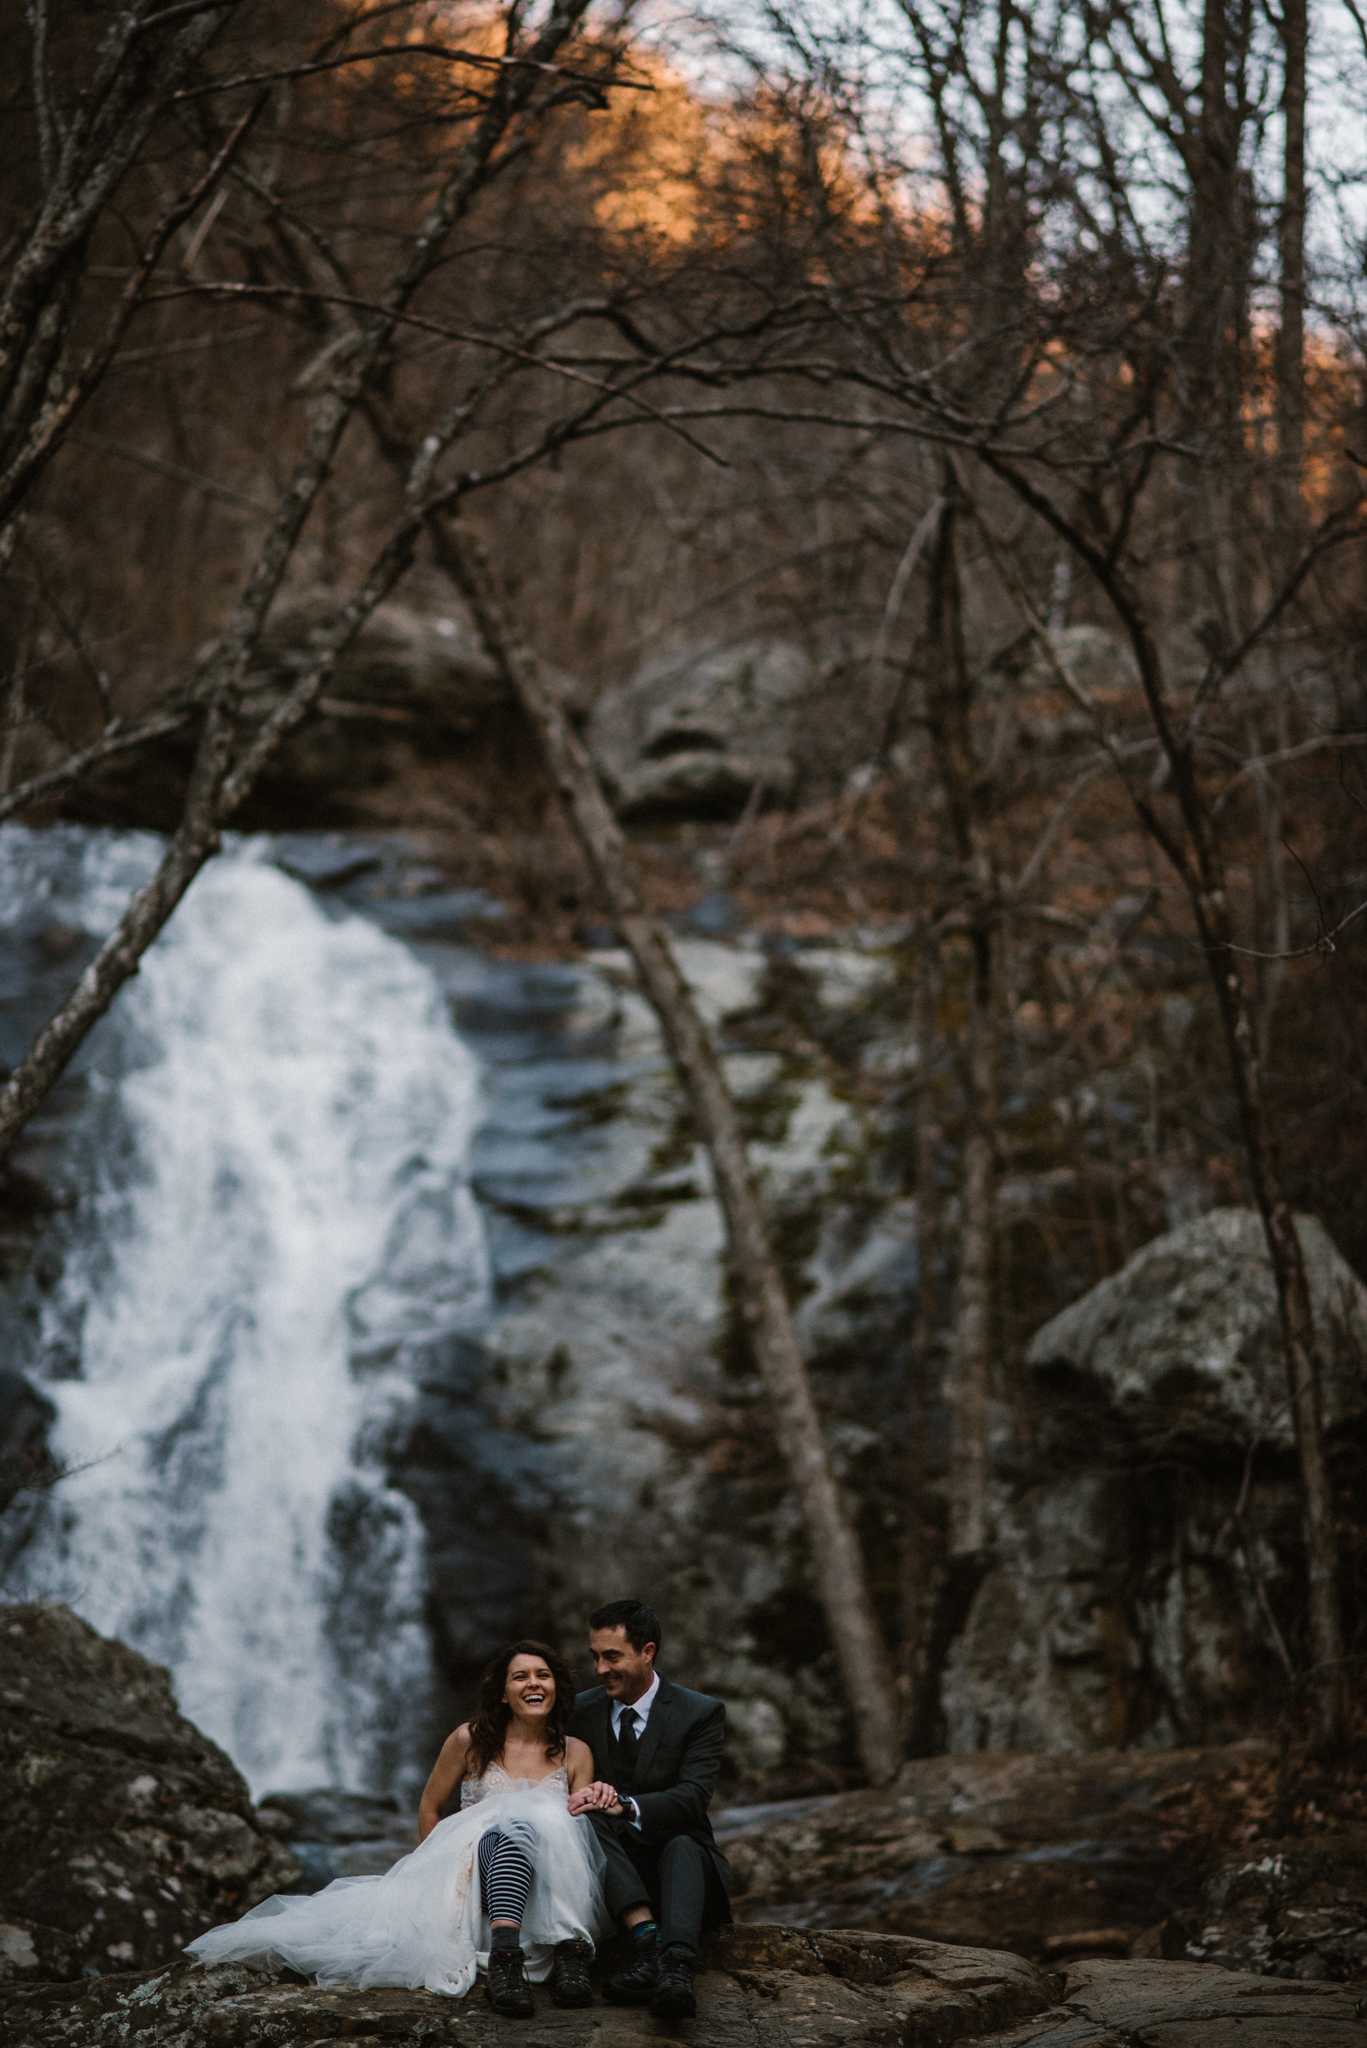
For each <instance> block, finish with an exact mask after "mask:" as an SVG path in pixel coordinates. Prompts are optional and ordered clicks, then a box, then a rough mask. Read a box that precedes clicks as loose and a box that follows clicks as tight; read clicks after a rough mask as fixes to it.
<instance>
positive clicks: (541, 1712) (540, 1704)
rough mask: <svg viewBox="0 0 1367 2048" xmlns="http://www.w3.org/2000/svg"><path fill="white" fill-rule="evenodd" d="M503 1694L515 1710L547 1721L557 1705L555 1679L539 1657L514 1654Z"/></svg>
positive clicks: (531, 1718) (525, 1716) (523, 1715)
mask: <svg viewBox="0 0 1367 2048" xmlns="http://www.w3.org/2000/svg"><path fill="white" fill-rule="evenodd" d="M503 1697H504V1699H505V1700H506V1701H507V1703H508V1705H509V1706H510V1707H511V1708H512V1710H513V1712H514V1713H515V1714H519V1715H521V1716H522V1717H523V1718H524V1719H526V1720H528V1721H544V1720H545V1718H546V1716H547V1714H549V1712H550V1711H551V1708H552V1707H553V1706H554V1705H555V1680H554V1678H553V1677H552V1676H551V1672H550V1667H549V1666H548V1665H546V1664H543V1663H542V1661H541V1659H540V1658H539V1657H528V1656H525V1655H522V1656H517V1657H514V1659H513V1661H512V1663H511V1664H510V1665H509V1666H508V1676H507V1678H506V1679H505V1680H504V1684H503Z"/></svg>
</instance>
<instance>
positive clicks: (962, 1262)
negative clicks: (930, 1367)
mask: <svg viewBox="0 0 1367 2048" xmlns="http://www.w3.org/2000/svg"><path fill="white" fill-rule="evenodd" d="M972 940H973V955H972V960H971V963H970V970H969V971H970V974H971V977H972V984H971V988H970V992H969V1018H968V1047H967V1053H968V1057H967V1060H966V1063H965V1081H966V1093H967V1111H968V1118H967V1126H968V1127H967V1132H966V1135H965V1137H964V1159H963V1183H962V1188H961V1192H960V1196H959V1201H960V1205H961V1216H960V1222H959V1278H958V1290H957V1294H956V1297H955V1316H954V1377H953V1389H954V1409H953V1423H952V1431H951V1436H950V1452H949V1459H950V1523H949V1548H950V1553H951V1555H953V1556H955V1557H960V1556H967V1555H970V1554H972V1553H974V1552H977V1551H980V1550H983V1549H985V1548H986V1545H987V1484H988V1406H987V1404H988V1396H989V1394H990V1392H991V1375H992V1280H993V1270H994V1250H995V1240H996V1206H997V1175H996V1135H995V1131H996V1106H997V1003H996V975H995V973H994V966H995V960H996V952H997V935H996V933H995V932H993V931H992V930H990V929H988V928H985V927H979V928H978V929H976V930H975V931H974V932H973V934H972Z"/></svg>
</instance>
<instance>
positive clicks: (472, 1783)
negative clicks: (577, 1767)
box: [460, 1764, 570, 1812]
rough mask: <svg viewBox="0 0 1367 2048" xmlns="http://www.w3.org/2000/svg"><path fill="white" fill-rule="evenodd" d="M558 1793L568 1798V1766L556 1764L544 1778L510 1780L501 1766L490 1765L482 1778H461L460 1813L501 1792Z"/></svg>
mask: <svg viewBox="0 0 1367 2048" xmlns="http://www.w3.org/2000/svg"><path fill="white" fill-rule="evenodd" d="M543 1786H544V1787H545V1788H546V1790H547V1791H548V1792H549V1791H554V1792H559V1793H560V1795H561V1797H562V1798H564V1799H568V1798H569V1796H570V1773H569V1766H568V1764H557V1765H556V1767H555V1769H554V1770H553V1771H551V1772H549V1773H548V1774H547V1776H546V1777H544V1778H511V1777H509V1775H508V1773H507V1772H506V1771H505V1770H504V1768H503V1766H502V1764H490V1766H489V1768H488V1770H487V1771H485V1772H484V1774H483V1776H482V1777H478V1778H462V1780H461V1785H460V1804H461V1810H462V1812H463V1811H464V1810H465V1808H466V1807H467V1806H478V1805H479V1802H480V1800H481V1799H492V1798H495V1797H496V1796H497V1795H498V1794H500V1793H503V1792H532V1791H539V1790H540V1789H541V1788H542V1787H543Z"/></svg>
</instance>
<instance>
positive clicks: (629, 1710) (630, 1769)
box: [617, 1707, 640, 1778]
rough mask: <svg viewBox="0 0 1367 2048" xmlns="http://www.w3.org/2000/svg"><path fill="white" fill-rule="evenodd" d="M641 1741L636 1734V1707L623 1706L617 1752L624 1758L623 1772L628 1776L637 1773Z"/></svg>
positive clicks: (630, 1776) (618, 1726) (618, 1730)
mask: <svg viewBox="0 0 1367 2048" xmlns="http://www.w3.org/2000/svg"><path fill="white" fill-rule="evenodd" d="M639 1747H640V1742H639V1739H638V1737H637V1734H636V1709H635V1708H634V1707H623V1709H622V1718H621V1720H620V1721H619V1722H618V1723H617V1753H618V1755H619V1756H620V1757H621V1759H622V1772H623V1775H624V1776H625V1777H627V1778H633V1777H635V1775H636V1752H637V1750H638V1748H639Z"/></svg>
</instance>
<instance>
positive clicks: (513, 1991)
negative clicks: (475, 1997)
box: [485, 1948, 536, 2020]
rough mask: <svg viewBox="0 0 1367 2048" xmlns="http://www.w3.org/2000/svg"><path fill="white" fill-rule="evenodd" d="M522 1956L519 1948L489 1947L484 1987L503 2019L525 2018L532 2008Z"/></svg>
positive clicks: (532, 2010)
mask: <svg viewBox="0 0 1367 2048" xmlns="http://www.w3.org/2000/svg"><path fill="white" fill-rule="evenodd" d="M526 1960H527V1958H526V1957H525V1956H524V1955H523V1953H522V1951H521V1949H520V1948H494V1949H490V1951H489V1977H488V1983H487V1985H486V1987H485V1988H486V1990H487V1991H488V1993H489V2003H490V2005H491V2006H492V2007H493V2008H494V2011H495V2012H496V2013H499V2014H501V2016H502V2017H503V2018H504V2019H505V2020H529V2019H530V2018H531V2016H532V2014H533V2013H534V2012H535V2010H536V2007H535V2006H534V2005H533V2004H532V1987H531V1985H530V1984H529V1983H528V1982H527V1972H526V1969H525V1967H524V1966H525V1964H526Z"/></svg>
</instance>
